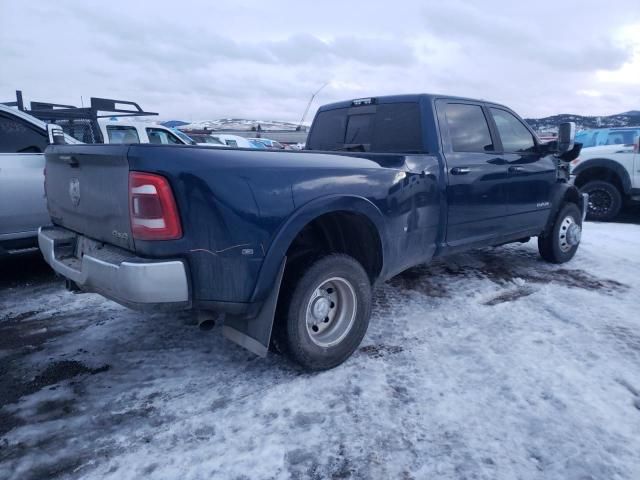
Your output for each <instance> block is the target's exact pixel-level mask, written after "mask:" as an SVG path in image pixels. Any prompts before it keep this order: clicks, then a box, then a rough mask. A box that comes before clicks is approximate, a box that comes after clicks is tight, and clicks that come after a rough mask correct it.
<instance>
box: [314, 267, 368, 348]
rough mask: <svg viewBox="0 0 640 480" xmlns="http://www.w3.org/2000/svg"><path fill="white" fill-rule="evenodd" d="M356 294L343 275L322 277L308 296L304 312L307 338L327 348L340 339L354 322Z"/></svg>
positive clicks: (342, 338)
mask: <svg viewBox="0 0 640 480" xmlns="http://www.w3.org/2000/svg"><path fill="white" fill-rule="evenodd" d="M356 298H357V297H356V291H355V289H354V288H353V285H351V283H350V282H349V281H348V280H346V279H345V278H342V277H331V278H329V279H327V280H323V281H322V283H320V284H319V285H318V286H317V287H316V288H315V289H314V291H313V293H312V294H311V296H310V297H309V301H308V302H307V308H306V312H305V313H306V318H305V324H306V328H307V333H308V334H309V338H310V339H311V341H312V342H313V343H315V344H316V345H318V346H319V347H323V348H327V347H331V346H334V345H337V344H338V343H340V342H341V341H342V340H344V338H345V337H346V336H347V334H348V333H349V331H350V330H351V328H352V327H353V324H354V322H355V318H356V312H357V308H358V307H357V301H356Z"/></svg>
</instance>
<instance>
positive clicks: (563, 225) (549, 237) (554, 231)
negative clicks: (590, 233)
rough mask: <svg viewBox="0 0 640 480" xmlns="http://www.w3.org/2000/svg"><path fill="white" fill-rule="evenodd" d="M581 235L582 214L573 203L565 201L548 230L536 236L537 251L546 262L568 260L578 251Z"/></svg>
mask: <svg viewBox="0 0 640 480" xmlns="http://www.w3.org/2000/svg"><path fill="white" fill-rule="evenodd" d="M581 237H582V214H581V212H580V209H579V208H578V206H577V205H576V204H575V203H567V204H565V205H564V206H563V207H562V208H561V209H560V212H558V215H557V217H556V220H555V222H554V224H553V227H552V228H551V229H550V231H549V232H547V233H545V234H544V235H540V236H539V237H538V251H539V252H540V256H541V257H542V258H543V259H545V260H546V261H547V262H551V263H564V262H568V261H569V260H571V259H572V258H573V256H574V255H575V254H576V252H577V251H578V246H579V245H580V239H581Z"/></svg>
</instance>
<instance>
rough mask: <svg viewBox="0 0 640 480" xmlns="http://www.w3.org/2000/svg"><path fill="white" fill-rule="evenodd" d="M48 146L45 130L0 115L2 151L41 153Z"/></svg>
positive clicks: (0, 150) (0, 147) (0, 148)
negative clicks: (38, 129)
mask: <svg viewBox="0 0 640 480" xmlns="http://www.w3.org/2000/svg"><path fill="white" fill-rule="evenodd" d="M46 147H47V137H46V136H45V134H44V132H39V131H37V130H36V129H35V128H32V127H31V126H29V125H27V124H26V123H25V122H22V121H21V120H18V119H15V118H11V117H5V116H3V115H0V153H40V152H43V151H44V149H45V148H46Z"/></svg>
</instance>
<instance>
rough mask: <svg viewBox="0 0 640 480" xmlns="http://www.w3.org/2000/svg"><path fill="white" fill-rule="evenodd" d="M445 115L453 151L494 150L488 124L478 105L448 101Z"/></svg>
mask: <svg viewBox="0 0 640 480" xmlns="http://www.w3.org/2000/svg"><path fill="white" fill-rule="evenodd" d="M445 116H446V118H447V126H448V127H449V136H450V138H451V147H452V148H453V151H454V152H490V151H493V150H494V147H493V140H491V133H490V132H489V125H488V124H487V119H486V118H485V116H484V112H483V111H482V107H481V106H480V105H469V104H465V103H448V104H447V105H446V106H445Z"/></svg>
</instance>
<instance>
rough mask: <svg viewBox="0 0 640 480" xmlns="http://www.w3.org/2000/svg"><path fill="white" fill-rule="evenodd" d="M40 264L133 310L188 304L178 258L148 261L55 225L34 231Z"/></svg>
mask: <svg viewBox="0 0 640 480" xmlns="http://www.w3.org/2000/svg"><path fill="white" fill-rule="evenodd" d="M38 245H39V247H40V251H41V252H42V255H43V256H44V259H45V260H46V262H47V263H48V264H49V265H50V266H51V268H53V269H54V270H55V271H56V272H57V273H59V274H60V275H62V276H63V277H65V278H67V279H68V280H71V281H73V282H75V283H76V284H77V285H78V286H79V287H80V288H81V289H82V290H86V291H91V292H96V293H99V294H101V295H103V296H105V297H107V298H109V299H111V300H114V301H116V302H118V303H121V304H123V305H125V306H128V307H131V308H136V309H144V310H146V309H154V308H158V307H159V308H168V309H183V308H189V307H190V305H191V301H190V295H189V281H188V275H187V267H186V265H185V263H184V262H183V261H182V260H163V261H156V260H149V259H144V258H140V257H136V256H135V255H133V254H131V253H129V252H126V251H124V250H121V249H118V248H115V247H111V246H108V245H104V244H101V243H98V242H93V241H92V240H89V239H87V238H85V237H83V236H81V235H78V234H76V233H74V232H71V231H69V230H66V229H63V228H60V227H43V228H41V229H40V230H39V231H38Z"/></svg>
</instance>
